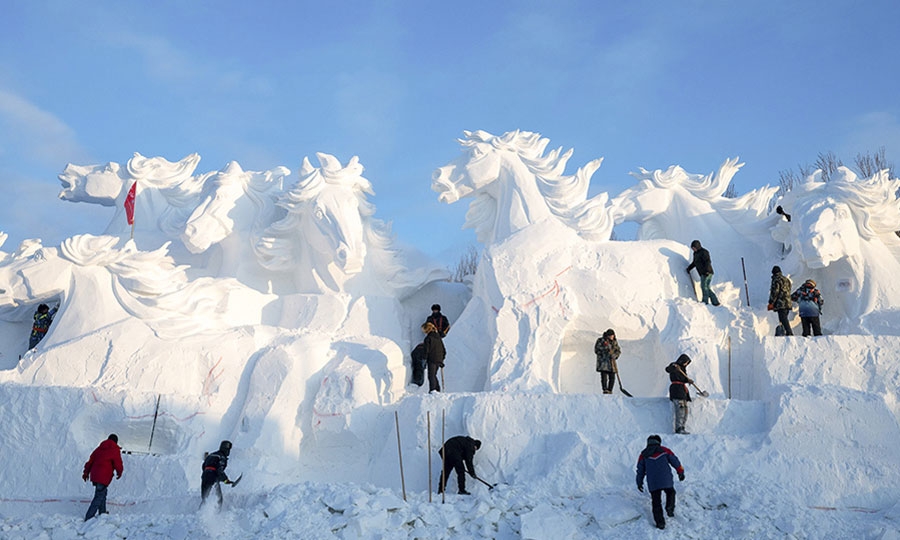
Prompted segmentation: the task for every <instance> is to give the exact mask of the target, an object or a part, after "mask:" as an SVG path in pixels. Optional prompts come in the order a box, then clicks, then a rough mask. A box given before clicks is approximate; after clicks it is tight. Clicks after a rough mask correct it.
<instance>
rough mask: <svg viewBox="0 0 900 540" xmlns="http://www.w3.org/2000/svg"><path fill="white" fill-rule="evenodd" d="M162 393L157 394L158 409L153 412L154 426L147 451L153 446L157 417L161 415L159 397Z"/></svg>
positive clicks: (151, 428) (151, 429)
mask: <svg viewBox="0 0 900 540" xmlns="http://www.w3.org/2000/svg"><path fill="white" fill-rule="evenodd" d="M161 397H162V394H157V395H156V410H155V411H154V412H153V426H151V427H150V444H148V445H147V451H148V452H149V451H150V449H151V448H152V447H153V434H154V433H155V432H156V417H157V416H159V398H161Z"/></svg>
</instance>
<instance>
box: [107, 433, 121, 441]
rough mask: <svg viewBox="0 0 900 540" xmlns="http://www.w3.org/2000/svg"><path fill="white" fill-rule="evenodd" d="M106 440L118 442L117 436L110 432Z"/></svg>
mask: <svg viewBox="0 0 900 540" xmlns="http://www.w3.org/2000/svg"><path fill="white" fill-rule="evenodd" d="M106 440H107V441H112V442H114V443H118V442H119V436H118V435H116V434H115V433H112V434H110V436H109V437H107V438H106Z"/></svg>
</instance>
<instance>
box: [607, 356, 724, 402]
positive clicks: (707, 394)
mask: <svg viewBox="0 0 900 540" xmlns="http://www.w3.org/2000/svg"><path fill="white" fill-rule="evenodd" d="M675 365H676V366H677V367H678V372H679V373H681V374H682V375H684V376H685V377H686V378H688V379H690V377H688V376H687V374H685V372H684V370H683V369H681V366H678V364H675ZM619 384H620V385H621V383H619ZM690 385H691V386H693V387H694V389H695V390H697V395H699V396H701V397H709V392H705V391H703V390H700V387H699V386H697V385H696V384H694V381H693V380H692V381H691V382H690Z"/></svg>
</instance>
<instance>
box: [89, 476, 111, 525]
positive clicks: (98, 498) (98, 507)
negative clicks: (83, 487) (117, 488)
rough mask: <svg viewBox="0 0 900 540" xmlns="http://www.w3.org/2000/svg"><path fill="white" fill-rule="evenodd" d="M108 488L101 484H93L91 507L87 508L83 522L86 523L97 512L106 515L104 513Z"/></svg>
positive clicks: (105, 512)
mask: <svg viewBox="0 0 900 540" xmlns="http://www.w3.org/2000/svg"><path fill="white" fill-rule="evenodd" d="M107 487H108V486H104V485H103V484H99V483H97V482H94V498H93V500H91V505H90V506H88V510H87V513H86V514H85V515H84V520H85V521H87V520H89V519H91V518H92V517H94V515H96V514H97V512H98V511H99V512H100V513H101V514H107V513H108V512H107V511H106V488H107Z"/></svg>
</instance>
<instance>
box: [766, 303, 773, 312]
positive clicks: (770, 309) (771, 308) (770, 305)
mask: <svg viewBox="0 0 900 540" xmlns="http://www.w3.org/2000/svg"><path fill="white" fill-rule="evenodd" d="M766 309H768V310H769V311H775V306H774V305H772V304H769V307H768V308H766Z"/></svg>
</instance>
